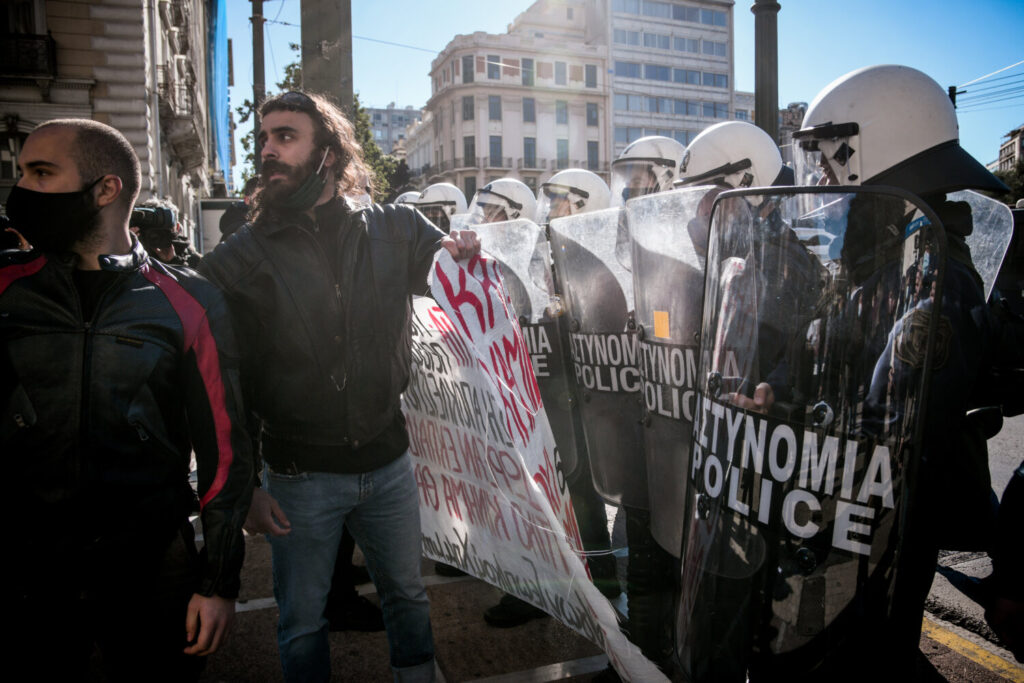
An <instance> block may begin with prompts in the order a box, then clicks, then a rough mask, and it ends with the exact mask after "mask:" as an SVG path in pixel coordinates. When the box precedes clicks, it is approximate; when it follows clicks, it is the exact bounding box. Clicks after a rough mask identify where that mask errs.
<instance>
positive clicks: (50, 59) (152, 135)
mask: <svg viewBox="0 0 1024 683" xmlns="http://www.w3.org/2000/svg"><path fill="white" fill-rule="evenodd" d="M225 9H226V0H159V1H152V0H62V1H59V2H58V1H56V0H11V1H10V2H5V3H4V4H3V5H0V22H3V24H0V116H2V117H3V121H4V124H5V125H4V127H3V129H2V130H0V203H3V202H4V201H5V200H6V197H7V194H8V193H9V192H10V188H11V187H12V186H13V185H14V183H15V182H16V178H17V176H16V169H17V157H18V154H19V152H20V149H21V145H22V143H23V142H24V140H25V138H26V137H28V134H29V133H30V132H31V131H32V129H33V128H34V127H35V126H36V125H38V124H40V123H42V122H43V121H46V120H49V119H54V118H64V117H77V118H90V119H95V120H97V121H101V122H103V123H106V124H109V125H111V126H113V127H114V128H117V129H118V130H119V131H121V132H122V133H123V134H124V135H125V137H126V138H127V139H128V141H129V142H130V143H131V144H132V145H133V146H134V148H135V151H136V153H137V154H138V157H139V161H140V162H141V164H142V190H141V195H140V198H142V199H145V198H146V197H149V196H152V195H156V196H160V197H169V198H170V199H171V200H172V201H174V203H175V204H177V205H178V208H179V210H180V212H181V218H182V219H183V220H182V223H183V225H184V227H185V229H186V231H187V232H188V233H189V237H193V238H194V240H193V241H194V242H196V243H197V244H199V243H200V242H201V240H200V239H198V236H195V235H193V230H194V229H195V227H196V225H197V224H198V215H199V206H198V204H199V200H200V199H201V198H203V197H210V196H224V194H225V193H226V189H227V188H226V183H225V171H227V170H228V165H229V163H230V154H231V151H230V150H231V148H230V130H229V127H230V122H229V108H228V101H227V76H228V73H227V25H226V11H225Z"/></svg>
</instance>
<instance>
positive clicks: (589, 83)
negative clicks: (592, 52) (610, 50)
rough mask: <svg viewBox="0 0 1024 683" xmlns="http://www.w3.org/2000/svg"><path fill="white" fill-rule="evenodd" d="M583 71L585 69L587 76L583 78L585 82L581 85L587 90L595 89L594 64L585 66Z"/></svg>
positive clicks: (595, 70) (595, 75) (595, 68)
mask: <svg viewBox="0 0 1024 683" xmlns="http://www.w3.org/2000/svg"><path fill="white" fill-rule="evenodd" d="M585 69H586V74H587V75H586V76H585V77H584V78H585V80H584V82H583V85H584V86H586V87H588V88H596V87H597V66H595V65H594V64H587V65H586V67H585Z"/></svg>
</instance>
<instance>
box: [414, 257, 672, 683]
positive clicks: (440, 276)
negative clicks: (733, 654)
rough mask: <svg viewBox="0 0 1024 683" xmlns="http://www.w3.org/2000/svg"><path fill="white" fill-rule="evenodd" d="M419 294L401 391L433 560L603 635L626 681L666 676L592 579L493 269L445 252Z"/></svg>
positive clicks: (426, 545)
mask: <svg viewBox="0 0 1024 683" xmlns="http://www.w3.org/2000/svg"><path fill="white" fill-rule="evenodd" d="M431 292H432V294H433V296H434V300H431V299H427V298H416V299H415V300H414V311H413V321H412V335H413V336H412V344H413V348H412V356H413V360H412V365H411V375H410V382H409V386H408V387H407V389H406V391H405V393H404V394H403V397H402V403H403V410H404V413H405V417H406V422H407V426H408V431H409V440H410V446H409V449H410V452H411V453H412V455H413V463H414V468H415V476H416V481H417V484H418V486H419V492H420V519H421V526H422V531H423V551H424V554H425V555H427V556H428V557H430V558H432V559H435V560H438V561H441V562H446V563H448V564H451V565H453V566H456V567H458V568H460V569H462V570H463V571H465V572H467V573H469V574H471V575H473V576H475V577H477V578H480V579H482V580H484V581H487V582H488V583H491V584H493V585H494V586H497V587H498V588H501V589H502V590H503V591H505V592H507V593H510V594H512V595H515V596H516V597H519V598H521V599H523V600H525V601H527V602H529V603H531V604H533V605H535V606H537V607H538V608H540V609H542V610H544V611H545V612H547V613H549V614H551V615H552V616H553V617H555V618H556V619H558V620H559V621H561V622H562V623H564V624H566V625H567V626H568V627H569V628H571V629H573V630H574V631H576V632H577V633H579V634H580V635H582V636H583V637H585V638H587V639H588V640H590V641H592V642H594V643H596V644H597V645H598V646H599V647H601V648H602V649H603V650H604V651H605V652H606V653H607V655H608V658H609V660H610V662H611V663H612V665H613V666H614V667H615V669H616V670H617V671H618V672H619V674H620V675H621V676H622V677H623V679H625V680H632V681H663V680H666V679H665V677H664V675H663V674H661V672H660V671H659V670H658V669H657V667H656V666H654V664H653V663H651V662H650V661H649V660H648V659H646V658H645V657H644V656H643V655H642V654H641V653H640V651H639V649H637V648H636V647H635V646H634V645H632V644H631V643H630V642H629V641H628V640H627V639H626V637H625V635H624V634H623V633H622V632H621V631H620V630H619V628H618V624H617V619H616V614H615V611H614V609H613V608H612V606H611V605H610V604H609V603H608V601H607V600H606V599H605V598H604V596H602V595H601V593H600V592H599V591H598V590H597V589H596V588H595V587H594V585H593V584H592V583H591V582H590V580H589V578H588V572H587V568H586V564H585V559H584V557H583V553H582V543H581V541H580V537H579V530H578V528H577V526H576V516H575V514H574V512H573V508H572V502H571V500H570V498H569V492H568V487H567V485H566V482H565V479H564V476H563V474H562V472H561V468H560V466H559V461H558V452H557V449H556V448H555V443H554V438H553V437H552V435H551V428H550V426H549V424H548V421H547V417H546V415H545V413H544V409H543V405H542V403H541V398H540V392H539V390H538V388H537V382H536V379H535V377H534V373H533V369H532V366H531V364H530V356H529V353H528V350H527V347H526V344H525V342H524V340H523V335H522V332H521V330H520V327H519V324H518V322H517V320H516V316H515V314H514V312H513V311H512V306H511V301H510V299H509V297H508V294H507V292H506V290H505V287H504V285H503V283H502V281H501V276H500V274H499V269H498V265H497V263H496V262H495V261H493V260H491V259H487V258H485V257H481V256H478V257H474V258H472V259H470V260H468V261H464V262H459V263H456V262H455V261H454V260H453V259H452V258H451V256H450V255H449V254H448V253H447V252H446V251H444V250H442V251H441V252H439V255H438V258H437V260H436V261H435V264H434V268H433V271H432V273H431Z"/></svg>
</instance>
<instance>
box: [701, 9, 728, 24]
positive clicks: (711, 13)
mask: <svg viewBox="0 0 1024 683" xmlns="http://www.w3.org/2000/svg"><path fill="white" fill-rule="evenodd" d="M700 23H702V24H706V25H707V26H726V25H727V24H726V21H725V12H718V11H716V10H713V9H702V10H701V11H700Z"/></svg>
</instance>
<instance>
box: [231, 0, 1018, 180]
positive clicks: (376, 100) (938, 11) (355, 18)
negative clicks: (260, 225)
mask: <svg viewBox="0 0 1024 683" xmlns="http://www.w3.org/2000/svg"><path fill="white" fill-rule="evenodd" d="M779 2H780V4H781V5H782V10H781V11H780V12H779V15H778V23H779V104H780V106H783V107H784V106H785V105H786V104H788V103H789V102H797V101H803V102H810V101H811V100H812V99H814V96H815V95H816V94H817V93H818V91H819V90H821V89H822V88H823V87H824V86H825V85H827V84H828V83H829V82H831V81H832V80H834V79H836V78H838V77H839V76H841V75H843V74H844V73H847V72H848V71H852V70H853V69H856V68H859V67H862V66H868V65H870V64H885V63H889V64H906V65H908V66H912V67H915V68H917V69H920V70H921V71H924V72H925V73H927V74H928V75H930V76H931V77H932V78H934V79H935V80H936V81H938V82H939V83H940V84H941V85H943V86H949V85H963V84H965V83H968V82H969V81H973V80H974V79H976V78H979V77H981V76H985V75H986V74H989V73H991V72H993V71H996V70H998V69H1002V68H1003V67H1006V66H1009V65H1011V64H1014V63H1016V62H1019V61H1021V60H1024V41H1022V40H1021V38H1020V36H1021V27H1022V26H1024V2H1021V0H975V2H964V1H962V0H960V1H954V0H945V1H943V0H939V1H935V0H931V1H926V0H843V1H840V0H779ZM531 4H533V3H532V0H501V1H500V2H498V1H497V0H475V1H469V0H375V1H374V2H370V1H369V0H352V34H353V40H352V43H353V76H354V81H355V90H356V92H358V93H359V96H360V100H361V101H362V103H363V104H364V105H365V106H375V107H384V106H387V104H388V103H389V102H394V103H395V104H396V105H397V106H399V107H404V106H405V105H412V106H414V107H417V108H418V107H422V106H423V105H424V104H426V101H427V99H428V98H429V97H430V77H429V71H430V62H431V60H433V58H434V56H436V54H437V52H440V51H441V49H443V48H444V46H445V45H447V43H448V41H449V40H450V39H451V38H452V37H453V36H455V35H456V34H459V33H473V32H474V31H485V32H487V33H501V32H504V31H505V30H506V28H507V26H508V24H509V23H510V22H511V21H512V19H513V18H515V16H516V15H517V14H519V13H520V12H522V11H523V10H524V9H526V8H527V7H529V6H530V5H531ZM751 4H753V2H752V0H740V2H738V3H737V4H736V6H735V9H734V17H735V24H736V25H735V41H736V44H735V62H736V63H735V81H736V87H737V89H739V90H747V91H751V92H752V91H753V90H754V16H753V14H751V12H750V11H749V8H750V5H751ZM299 7H300V0H264V4H263V8H264V9H263V12H264V16H266V18H267V20H268V21H267V24H266V26H265V32H264V35H265V40H266V49H265V63H266V70H267V84H268V86H269V89H271V90H276V88H274V84H275V83H276V82H277V81H278V80H280V78H281V74H282V72H283V68H284V66H285V65H286V64H287V63H288V62H290V61H292V60H293V59H294V57H293V53H292V52H291V51H290V50H289V49H288V44H289V43H298V42H299V27H298V24H299ZM251 8H252V5H251V3H250V2H247V1H246V0H229V4H228V36H229V37H230V38H232V43H233V50H234V77H235V86H234V87H233V88H232V89H231V102H232V105H237V104H240V103H241V102H242V101H243V100H244V99H245V98H251V97H252V54H251V53H252V28H251V24H250V22H249V16H250V14H251V11H252V10H251ZM275 20H276V22H278V23H274V22H275ZM289 24H291V25H289ZM369 39H373V40H369ZM374 41H388V42H391V43H400V44H402V45H407V46H411V47H398V46H395V45H387V44H383V43H379V42H374ZM412 48H424V49H426V50H431V51H432V52H426V51H423V50H417V49H412ZM1007 76H1008V77H1009V78H1003V77H1007ZM998 78H1003V80H996V79H998ZM1000 85H1002V86H1005V87H1004V88H999V87H997V86H1000ZM994 86H996V87H994ZM981 88H987V90H979V89H981ZM1013 88H1016V93H1005V94H1004V95H1003V96H1005V95H1013V94H1016V95H1017V98H1016V99H1010V100H1005V99H1003V100H1002V101H992V102H989V103H987V104H981V103H976V104H974V105H973V106H971V105H969V104H968V103H969V101H970V98H971V97H972V96H974V97H978V96H981V95H983V94H987V95H991V96H992V97H991V99H993V100H995V99H998V98H999V97H1002V96H1000V95H999V94H998V91H999V90H1000V89H1013ZM1022 88H1024V64H1021V65H1019V66H1017V67H1015V68H1013V69H1010V70H1008V71H1004V72H1002V73H1000V74H998V75H997V76H994V77H992V78H990V79H987V80H985V81H981V82H979V83H977V84H976V85H975V86H973V87H972V86H967V87H966V88H964V89H965V90H967V91H968V93H967V94H964V95H961V96H960V103H961V106H960V109H959V110H958V115H959V120H960V142H961V144H962V145H963V146H964V147H965V148H966V149H967V151H968V152H970V153H971V154H972V155H974V156H975V157H976V158H977V159H978V160H979V161H981V162H982V163H988V162H990V161H993V160H994V159H995V158H996V157H997V156H998V153H999V144H1000V142H1001V140H1002V138H1003V135H1004V134H1005V133H1007V132H1008V131H1010V130H1011V129H1013V128H1015V127H1017V126H1019V125H1021V124H1024V97H1022V96H1021V95H1024V90H1022ZM972 91H973V92H972ZM242 132H244V131H239V135H241V133H242ZM237 151H238V152H240V151H241V148H240V147H237ZM239 177H240V176H239V173H238V171H237V169H236V173H235V180H236V184H237V183H238V181H239Z"/></svg>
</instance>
